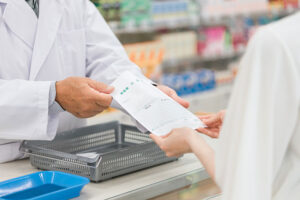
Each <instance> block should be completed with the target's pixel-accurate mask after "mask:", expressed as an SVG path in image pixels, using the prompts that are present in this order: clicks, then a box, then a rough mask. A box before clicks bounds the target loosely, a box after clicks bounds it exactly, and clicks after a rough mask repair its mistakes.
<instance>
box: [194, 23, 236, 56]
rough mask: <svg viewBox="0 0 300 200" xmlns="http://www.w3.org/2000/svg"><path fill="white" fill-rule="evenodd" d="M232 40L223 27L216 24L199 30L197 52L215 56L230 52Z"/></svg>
mask: <svg viewBox="0 0 300 200" xmlns="http://www.w3.org/2000/svg"><path fill="white" fill-rule="evenodd" d="M232 51H233V50H232V40H231V36H230V34H229V32H228V31H227V30H226V28H225V27H222V26H216V27H209V28H204V29H200V30H199V41H198V54H199V55H200V56H203V57H217V56H221V55H226V54H231V53H232Z"/></svg>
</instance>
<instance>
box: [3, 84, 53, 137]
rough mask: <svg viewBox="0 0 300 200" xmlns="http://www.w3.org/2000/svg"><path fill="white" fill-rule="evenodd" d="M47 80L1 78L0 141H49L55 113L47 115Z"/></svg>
mask: <svg viewBox="0 0 300 200" xmlns="http://www.w3.org/2000/svg"><path fill="white" fill-rule="evenodd" d="M50 83H51V82H48V81H26V80H1V79H0V94H1V98H0V111H1V112H0V113H1V114H0V140H1V139H2V140H51V139H53V138H54V136H55V134H56V130H57V126H58V120H59V119H58V114H52V115H50V114H49V112H48V111H49V91H50Z"/></svg>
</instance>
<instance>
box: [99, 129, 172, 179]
mask: <svg viewBox="0 0 300 200" xmlns="http://www.w3.org/2000/svg"><path fill="white" fill-rule="evenodd" d="M121 134H122V138H123V140H124V141H123V142H127V143H133V144H136V145H135V146H131V147H130V148H128V149H125V150H122V151H119V152H114V153H113V154H109V155H104V156H103V160H102V162H101V166H100V167H99V169H98V171H97V172H98V174H97V177H96V179H97V181H102V180H106V179H109V178H112V177H116V176H119V175H123V174H127V173H130V172H134V171H137V170H141V169H145V168H148V167H152V166H155V165H159V164H162V163H166V162H170V161H174V160H176V159H177V158H168V157H166V156H165V153H164V152H162V151H161V150H160V149H159V147H158V146H157V145H156V144H155V143H154V142H153V141H152V140H151V139H150V138H149V136H148V135H147V134H144V133H141V132H139V131H138V130H137V129H136V128H134V127H131V126H124V125H122V126H121Z"/></svg>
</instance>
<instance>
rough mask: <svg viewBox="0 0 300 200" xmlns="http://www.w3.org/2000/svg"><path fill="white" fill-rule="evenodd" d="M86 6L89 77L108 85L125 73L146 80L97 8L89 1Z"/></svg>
mask: <svg viewBox="0 0 300 200" xmlns="http://www.w3.org/2000/svg"><path fill="white" fill-rule="evenodd" d="M86 4H87V5H86V19H85V21H86V26H85V29H86V56H87V76H88V77H90V78H92V79H95V80H97V81H100V82H103V83H106V84H111V83H112V82H113V81H114V80H115V79H116V78H117V77H118V76H119V75H120V74H122V73H123V72H125V71H130V72H132V73H134V74H136V75H137V76H140V77H143V78H145V77H144V76H143V75H142V73H141V70H140V68H139V67H138V66H137V65H135V64H134V63H132V62H131V61H130V60H129V58H128V56H127V54H126V52H125V50H124V48H123V46H122V44H121V43H120V42H119V41H118V39H117V38H116V36H115V35H114V33H113V32H112V31H111V29H110V28H109V26H108V24H107V23H106V22H105V20H104V19H103V17H102V16H101V14H100V13H99V11H98V10H97V8H96V7H95V6H94V5H93V4H92V3H91V2H90V1H88V0H86Z"/></svg>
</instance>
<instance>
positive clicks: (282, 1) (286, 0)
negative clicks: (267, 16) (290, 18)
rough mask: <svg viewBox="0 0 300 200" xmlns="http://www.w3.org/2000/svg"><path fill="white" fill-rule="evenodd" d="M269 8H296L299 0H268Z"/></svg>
mask: <svg viewBox="0 0 300 200" xmlns="http://www.w3.org/2000/svg"><path fill="white" fill-rule="evenodd" d="M269 2H270V6H273V7H283V8H298V7H299V4H300V1H299V0H269Z"/></svg>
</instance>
